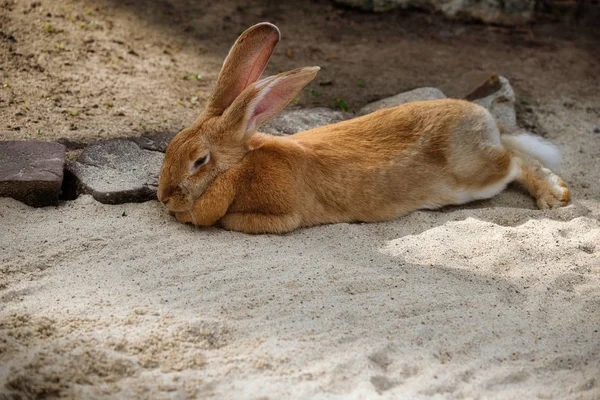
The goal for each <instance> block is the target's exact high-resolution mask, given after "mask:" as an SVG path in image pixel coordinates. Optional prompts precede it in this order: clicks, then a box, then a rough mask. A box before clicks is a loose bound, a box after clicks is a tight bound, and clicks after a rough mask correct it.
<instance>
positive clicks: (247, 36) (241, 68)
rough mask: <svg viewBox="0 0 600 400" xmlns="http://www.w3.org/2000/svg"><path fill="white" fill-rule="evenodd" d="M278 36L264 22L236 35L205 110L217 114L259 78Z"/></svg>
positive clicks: (273, 29) (277, 31)
mask: <svg viewBox="0 0 600 400" xmlns="http://www.w3.org/2000/svg"><path fill="white" fill-rule="evenodd" d="M279 39H280V33H279V29H278V28H277V27H276V26H275V25H273V24H270V23H268V22H261V23H260V24H256V25H254V26H252V27H250V28H248V29H247V30H246V31H244V33H242V34H241V35H240V37H239V38H238V39H237V40H236V42H235V43H234V45H233V47H232V48H231V50H229V55H228V56H227V58H226V59H225V62H224V63H223V68H221V72H220V73H219V78H218V79H217V86H216V87H215V90H214V92H213V94H212V96H211V98H210V100H209V102H208V106H207V108H206V110H207V112H209V113H210V114H212V115H221V114H222V113H223V112H224V111H225V110H226V109H227V107H229V106H230V105H231V103H233V101H234V100H235V99H236V97H238V96H239V94H240V93H242V92H243V91H244V89H246V88H247V87H248V86H250V85H251V84H253V83H254V82H256V81H257V80H258V78H260V75H261V74H262V73H263V71H264V69H265V67H266V66H267V63H268V62H269V59H270V58H271V54H272V53H273V49H274V48H275V45H276V44H277V42H279Z"/></svg>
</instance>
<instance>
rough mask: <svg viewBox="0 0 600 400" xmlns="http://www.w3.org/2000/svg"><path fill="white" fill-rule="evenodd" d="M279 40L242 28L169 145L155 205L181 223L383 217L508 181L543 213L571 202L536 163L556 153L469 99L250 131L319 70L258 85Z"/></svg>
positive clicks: (470, 196)
mask: <svg viewBox="0 0 600 400" xmlns="http://www.w3.org/2000/svg"><path fill="white" fill-rule="evenodd" d="M279 38H280V35H279V30H278V29H277V27H275V26H274V25H272V24H269V23H260V24H258V25H255V26H253V27H251V28H249V29H248V30H247V31H245V32H244V33H243V34H242V35H241V36H240V37H239V38H238V40H237V41H236V42H235V44H234V45H233V47H232V49H231V51H230V52H229V55H228V56H227V58H226V60H225V63H224V64H223V69H222V70H221V73H220V74H219V78H218V80H217V86H216V88H215V91H214V93H213V94H212V97H211V99H210V100H209V102H208V105H207V106H206V109H205V110H204V112H203V113H202V115H201V116H200V117H199V118H198V120H196V122H194V124H193V125H192V126H191V127H189V128H187V129H184V130H183V131H181V132H180V133H179V134H178V135H177V136H176V137H175V138H174V139H173V141H172V142H171V143H170V144H169V147H168V149H167V152H166V156H165V161H164V164H163V167H162V171H161V175H160V182H159V187H158V199H159V200H160V201H161V202H162V203H164V204H165V205H166V207H167V208H168V210H169V211H170V212H171V213H173V214H174V215H175V216H176V217H177V219H178V220H179V221H181V222H184V223H185V222H191V223H193V224H196V225H202V226H210V225H214V224H216V223H220V225H221V226H223V227H224V228H225V229H231V230H235V231H241V232H247V233H265V232H273V233H283V232H289V231H291V230H294V229H296V228H299V227H306V226H312V225H319V224H327V223H334V222H350V221H365V222H371V221H384V220H389V219H392V218H396V217H398V216H401V215H403V214H406V213H409V212H411V211H413V210H417V209H423V208H427V209H433V208H438V207H442V206H444V205H448V204H463V203H466V202H469V201H471V200H477V199H485V198H489V197H492V196H494V195H496V194H498V193H499V192H501V191H502V190H503V189H504V188H505V187H506V185H507V184H508V183H509V182H512V181H514V180H516V181H518V182H520V183H521V184H523V185H524V186H525V187H526V188H527V189H528V190H529V192H530V193H531V195H532V196H533V197H535V198H536V199H537V204H538V206H539V208H541V209H544V208H553V207H559V206H562V205H566V204H567V203H568V202H569V200H570V198H569V191H568V189H567V187H566V185H565V183H564V182H563V181H562V180H561V179H560V178H559V177H558V176H557V175H555V174H554V173H552V172H551V171H550V170H549V169H547V168H545V167H544V166H543V165H546V166H550V165H552V164H555V163H557V162H559V161H560V153H558V150H557V149H556V148H555V147H554V146H552V145H551V144H550V143H548V142H545V141H543V140H541V139H539V138H537V137H534V136H531V135H527V134H520V135H505V134H503V135H501V134H500V130H499V127H498V125H497V123H496V121H495V120H494V118H493V117H492V115H491V114H490V113H489V112H488V111H487V110H486V109H484V108H483V107H480V106H478V105H476V104H474V103H470V102H467V101H462V100H451V99H444V100H431V101H420V102H414V103H408V104H404V105H401V106H398V107H394V108H389V109H385V110H380V111H377V112H374V113H372V114H369V115H365V116H363V117H360V118H355V119H351V120H348V121H344V122H340V123H337V124H333V125H328V126H323V127H320V128H316V129H311V130H308V131H305V132H300V133H297V134H295V135H292V136H287V137H277V136H271V135H267V134H263V133H257V132H256V129H257V128H259V127H260V126H261V125H263V124H264V123H266V122H267V121H268V120H269V119H271V118H272V117H273V116H275V115H276V114H277V113H278V112H280V111H281V110H282V109H283V108H284V107H285V106H286V105H287V104H288V102H289V101H290V100H292V99H293V98H294V97H295V96H296V95H297V94H298V92H299V91H300V90H302V88H303V87H304V86H305V85H306V84H308V83H309V82H310V81H311V80H312V79H313V78H314V77H315V75H316V74H317V72H318V70H319V68H318V67H307V68H299V69H295V70H293V71H289V72H284V73H281V74H279V75H276V76H272V77H268V78H265V79H262V80H260V81H258V78H259V77H260V75H261V74H262V72H263V70H264V68H265V66H266V65H267V62H268V61H269V58H270V56H271V53H272V52H273V49H274V47H275V45H276V44H277V42H278V41H279Z"/></svg>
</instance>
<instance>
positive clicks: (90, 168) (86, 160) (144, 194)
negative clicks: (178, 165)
mask: <svg viewBox="0 0 600 400" xmlns="http://www.w3.org/2000/svg"><path fill="white" fill-rule="evenodd" d="M163 158H164V155H163V154H162V153H160V152H158V151H150V150H145V149H142V148H140V146H139V145H138V144H136V143H134V142H133V141H130V140H108V141H106V142H99V143H95V144H92V145H90V146H89V147H88V148H87V149H85V150H84V151H83V153H81V155H80V156H79V157H78V158H77V160H76V161H75V162H73V163H72V164H70V165H69V166H68V167H67V168H68V171H69V172H70V173H72V174H73V176H74V177H75V178H76V182H77V193H78V194H81V193H85V194H91V195H92V196H93V197H94V198H95V199H96V200H97V201H99V202H101V203H106V204H122V203H139V202H143V201H148V200H153V199H156V189H157V186H158V175H159V173H160V167H161V165H162V162H163ZM63 191H65V192H67V190H63Z"/></svg>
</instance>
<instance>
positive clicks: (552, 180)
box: [513, 155, 571, 210]
mask: <svg viewBox="0 0 600 400" xmlns="http://www.w3.org/2000/svg"><path fill="white" fill-rule="evenodd" d="M513 158H515V159H516V160H517V161H518V164H519V173H518V174H517V176H516V178H515V180H516V181H517V182H519V183H520V184H522V185H523V186H525V188H526V189H527V190H528V191H529V193H530V194H531V195H532V196H533V197H534V198H535V199H536V201H537V205H538V207H539V208H540V209H541V210H544V209H548V208H557V207H563V206H566V205H567V204H569V201H570V200H571V194H570V193H569V189H568V188H567V184H566V183H565V182H564V181H563V180H562V179H561V178H560V177H559V176H558V175H556V174H555V173H554V172H552V171H550V170H549V169H548V168H545V167H544V166H543V165H542V164H541V163H540V162H539V161H537V160H534V159H533V158H529V157H525V156H520V155H514V156H513Z"/></svg>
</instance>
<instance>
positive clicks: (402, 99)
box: [358, 87, 446, 115]
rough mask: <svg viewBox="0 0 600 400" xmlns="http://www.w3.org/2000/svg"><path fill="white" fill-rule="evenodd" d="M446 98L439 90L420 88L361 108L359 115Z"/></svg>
mask: <svg viewBox="0 0 600 400" xmlns="http://www.w3.org/2000/svg"><path fill="white" fill-rule="evenodd" d="M445 98H446V95H445V94H444V93H443V92H442V91H441V90H439V89H436V88H431V87H424V88H418V89H414V90H410V91H408V92H402V93H399V94H397V95H395V96H392V97H387V98H385V99H381V100H378V101H375V102H373V103H369V104H367V105H366V106H364V107H363V108H361V109H360V111H359V112H358V114H359V115H365V114H370V113H372V112H373V111H377V110H381V109H384V108H391V107H396V106H399V105H401V104H406V103H411V102H413V101H422V100H436V99H445Z"/></svg>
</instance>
